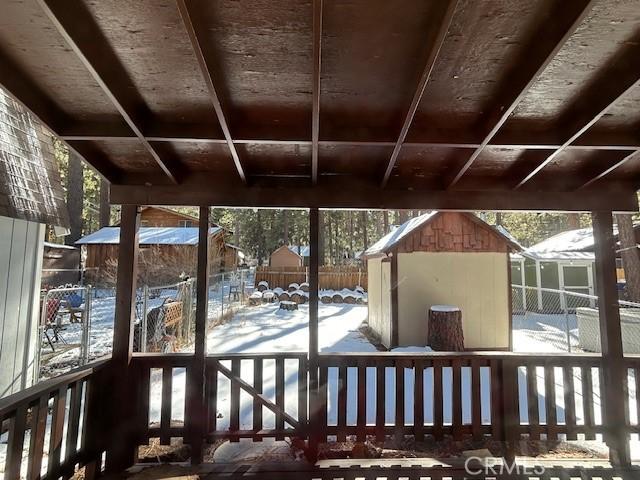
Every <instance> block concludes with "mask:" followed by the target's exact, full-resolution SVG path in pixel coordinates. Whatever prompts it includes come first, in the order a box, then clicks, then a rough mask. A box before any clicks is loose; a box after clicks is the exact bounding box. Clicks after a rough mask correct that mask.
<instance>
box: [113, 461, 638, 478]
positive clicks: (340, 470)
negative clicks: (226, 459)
mask: <svg viewBox="0 0 640 480" xmlns="http://www.w3.org/2000/svg"><path fill="white" fill-rule="evenodd" d="M459 463H460V464H457V465H445V464H442V463H438V462H437V461H431V462H428V461H417V460H416V459H408V460H404V459H398V460H390V461H386V462H383V461H360V462H351V461H344V462H336V461H327V462H319V463H318V464H316V465H306V464H301V463H300V462H298V463H295V462H292V463H289V464H281V463H279V464H269V463H266V464H258V465H248V464H244V465H225V464H220V465H217V464H203V465H200V466H197V467H192V466H188V465H164V466H156V467H141V466H136V467H133V468H131V469H129V471H128V472H127V473H126V474H125V475H123V477H124V478H127V479H129V480H160V479H166V478H172V479H176V478H185V479H187V478H188V479H210V480H217V479H221V478H224V479H230V480H235V479H261V480H262V479H264V480H289V479H291V480H305V479H309V480H312V479H314V480H315V479H321V480H338V479H341V480H347V479H349V480H350V479H363V480H377V479H382V478H384V479H386V480H396V479H406V480H421V479H425V478H429V479H431V480H441V479H443V478H445V479H450V480H483V479H489V478H491V479H504V480H507V479H508V480H515V479H517V480H529V479H531V480H533V479H536V480H541V479H545V480H546V479H551V478H559V479H573V478H579V479H581V480H591V479H601V480H613V479H620V480H637V479H638V478H640V467H638V466H632V467H630V468H627V469H619V468H612V467H611V466H610V465H607V464H598V463H597V462H596V463H593V464H591V465H588V464H583V465H576V462H567V461H565V462H556V463H553V462H538V463H531V462H524V461H523V462H522V463H520V464H519V466H518V469H519V470H517V472H516V471H514V470H512V471H507V470H506V469H505V470H502V471H501V470H500V467H498V466H497V467H495V468H494V471H489V472H488V474H484V473H478V472H477V470H476V468H475V467H473V468H471V469H470V470H471V473H469V472H467V471H465V469H464V466H463V465H462V464H461V463H462V462H459Z"/></svg>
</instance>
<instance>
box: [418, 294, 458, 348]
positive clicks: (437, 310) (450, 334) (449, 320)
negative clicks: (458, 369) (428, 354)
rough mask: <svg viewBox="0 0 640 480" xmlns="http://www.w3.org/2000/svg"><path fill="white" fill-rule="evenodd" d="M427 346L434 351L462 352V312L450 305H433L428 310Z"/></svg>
mask: <svg viewBox="0 0 640 480" xmlns="http://www.w3.org/2000/svg"><path fill="white" fill-rule="evenodd" d="M427 331H428V337H429V338H428V342H427V343H428V345H429V346H430V347H431V348H433V349H434V350H436V351H445V352H462V351H464V334H463V332H462V311H461V310H460V309H459V308H458V307H454V306H452V305H433V306H432V307H431V308H430V309H429V325H428V330H427Z"/></svg>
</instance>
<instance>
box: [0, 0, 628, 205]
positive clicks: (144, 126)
mask: <svg viewBox="0 0 640 480" xmlns="http://www.w3.org/2000/svg"><path fill="white" fill-rule="evenodd" d="M638 59H640V2H639V1H638V0H617V1H615V2H613V1H610V0H597V1H596V0H573V1H571V2H566V1H564V0H535V1H533V0H486V1H482V2H478V1H475V0H447V1H445V0H430V1H425V0H415V1H409V0H375V1H372V0H334V1H332V0H324V1H323V0H310V1H300V2H290V1H287V0H256V1H254V2H251V4H250V5H247V4H245V3H243V2H239V1H219V2H210V1H206V0H177V1H175V0H146V1H140V2H121V1H117V0H84V1H76V2H73V7H70V6H69V2H67V1H66V0H14V1H11V2H2V3H1V4H0V84H2V85H3V86H4V87H5V88H6V89H7V90H8V91H9V92H10V93H11V94H12V95H13V96H15V97H16V98H17V99H18V100H20V101H21V102H23V103H24V104H25V105H26V106H27V107H28V108H29V109H30V110H31V111H32V112H34V113H35V114H36V115H37V116H38V117H39V118H40V119H41V120H42V121H43V122H44V123H46V124H47V125H48V127H49V128H51V130H52V131H54V132H55V133H56V134H57V135H59V136H60V137H61V138H63V139H64V140H65V141H66V142H67V143H68V145H69V147H70V148H72V149H73V150H75V151H76V152H77V153H78V154H79V155H81V156H82V157H83V158H84V159H85V160H86V161H87V162H88V163H89V164H91V165H92V166H93V167H94V168H95V169H96V170H97V171H99V172H100V173H101V174H102V175H103V176H104V177H105V178H107V179H108V180H109V181H110V182H112V184H114V185H115V186H116V187H114V192H116V193H117V192H120V197H122V196H123V195H124V194H125V193H127V192H134V191H140V189H139V188H138V189H137V190H134V189H133V188H129V187H134V186H135V187H138V186H144V189H146V190H145V192H146V195H147V197H146V198H149V199H160V198H167V199H169V196H168V195H165V197H163V196H162V194H161V192H173V197H171V198H172V201H174V202H177V201H178V199H177V197H180V201H181V202H182V203H194V204H195V203H199V202H200V203H202V201H204V200H202V201H200V200H201V198H202V197H198V195H199V193H197V192H200V193H202V191H203V189H208V190H211V189H217V190H219V191H221V192H222V191H224V192H233V193H229V194H228V195H236V196H238V195H243V194H245V193H246V195H245V196H248V197H249V198H251V199H252V200H251V201H254V202H258V203H260V202H261V199H262V200H265V201H264V204H265V205H270V204H272V203H277V202H276V201H275V200H270V199H265V193H264V192H265V191H269V189H280V190H281V189H285V190H287V189H290V190H291V192H292V195H294V194H295V192H301V191H303V190H305V191H314V189H316V190H317V191H322V192H324V193H323V196H320V197H318V196H316V197H313V199H311V200H309V202H312V203H317V204H318V205H316V206H325V205H329V204H331V203H332V202H331V201H330V200H331V198H333V197H335V195H336V194H337V193H340V192H341V191H342V190H343V189H344V188H345V186H347V188H348V185H350V184H353V185H357V186H358V187H357V188H356V189H355V190H354V192H360V191H362V192H366V195H365V196H366V198H365V199H362V198H361V199H359V200H354V202H353V206H368V207H375V206H385V204H384V203H385V201H386V200H384V199H388V198H394V194H393V193H389V192H397V193H398V194H399V195H405V198H406V192H418V193H422V194H424V193H428V194H430V195H432V196H433V198H441V199H446V198H452V197H453V195H458V196H460V195H462V196H463V197H464V193H463V192H475V194H476V195H477V193H478V192H491V195H493V196H494V197H495V198H496V199H498V198H503V199H505V200H509V199H510V198H518V197H519V196H520V198H525V197H526V195H529V196H531V195H532V194H533V193H539V192H542V193H550V194H554V195H557V196H556V197H555V198H557V199H558V202H559V203H558V209H563V208H569V206H568V203H570V202H565V201H564V200H560V199H563V198H571V197H570V194H574V195H576V193H574V192H579V193H577V195H582V196H584V195H583V193H582V192H591V194H592V195H595V194H600V195H603V194H608V193H610V192H612V193H615V194H619V193H620V192H633V191H635V190H636V189H637V188H638V187H639V186H640V153H638V152H639V151H640V135H639V127H640V85H639V82H640V61H638ZM296 188H297V189H298V190H296ZM258 189H259V193H255V192H256V191H258ZM176 192H179V193H176ZM194 192H195V193H194ZM376 192H378V193H376ZM155 193H157V194H158V195H157V196H154V194H155ZM499 194H502V197H500V195H499ZM305 195H307V196H308V192H306V193H305ZM353 195H354V196H355V195H356V193H353ZM117 196H118V194H116V197H117ZM281 196H282V195H281ZM279 198H280V197H279ZM369 198H370V199H371V200H368V199H369ZM376 198H378V199H383V200H376ZM460 198H462V197H460ZM469 198H471V197H469ZM526 198H528V197H526ZM531 198H533V197H531ZM120 201H122V198H120ZM443 201H444V200H443ZM247 202H248V201H247ZM278 202H280V203H287V202H286V201H284V202H283V201H282V200H278ZM228 203H229V204H233V203H234V202H233V201H232V200H231V199H230V200H229V202H228ZM298 203H300V202H295V201H292V202H290V205H292V206H295V205H297V204H298ZM302 203H304V202H302ZM343 203H349V201H348V200H347V199H345V200H344V201H343ZM391 203H393V202H389V204H388V206H392V205H391ZM445 203H446V202H445ZM522 205H524V204H518V203H517V201H516V202H515V203H514V205H512V207H513V208H520V207H521V206H522ZM282 206H286V205H284V204H283V205H282ZM445 206H446V205H445ZM507 207H508V206H507ZM470 208H471V205H470Z"/></svg>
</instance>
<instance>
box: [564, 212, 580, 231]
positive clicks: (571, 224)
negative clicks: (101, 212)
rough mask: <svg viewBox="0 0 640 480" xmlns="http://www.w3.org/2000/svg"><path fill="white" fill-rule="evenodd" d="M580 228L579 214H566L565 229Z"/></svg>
mask: <svg viewBox="0 0 640 480" xmlns="http://www.w3.org/2000/svg"><path fill="white" fill-rule="evenodd" d="M578 228H580V215H579V214H578V213H568V214H567V229H569V230H577V229H578Z"/></svg>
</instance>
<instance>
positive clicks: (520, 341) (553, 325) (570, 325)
mask: <svg viewBox="0 0 640 480" xmlns="http://www.w3.org/2000/svg"><path fill="white" fill-rule="evenodd" d="M567 330H568V332H567ZM567 338H569V341H570V345H571V351H572V352H575V351H580V350H579V348H578V320H577V318H576V315H575V314H568V315H565V314H560V313H559V314H543V313H531V312H527V313H526V315H514V316H513V350H514V351H515V352H531V353H544V352H566V351H568V348H567Z"/></svg>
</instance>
